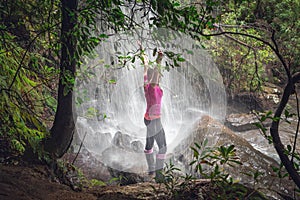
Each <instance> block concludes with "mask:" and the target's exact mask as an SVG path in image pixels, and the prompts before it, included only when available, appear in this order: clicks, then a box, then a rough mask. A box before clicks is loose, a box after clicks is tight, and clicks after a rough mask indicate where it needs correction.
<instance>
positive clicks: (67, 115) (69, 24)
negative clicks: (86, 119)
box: [44, 0, 78, 158]
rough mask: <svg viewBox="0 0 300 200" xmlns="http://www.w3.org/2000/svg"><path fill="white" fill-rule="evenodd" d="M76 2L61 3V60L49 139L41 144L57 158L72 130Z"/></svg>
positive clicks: (63, 149)
mask: <svg viewBox="0 0 300 200" xmlns="http://www.w3.org/2000/svg"><path fill="white" fill-rule="evenodd" d="M77 4H78V0H61V10H62V25H61V58H60V77H59V85H58V102H57V110H56V114H55V119H54V123H53V126H52V128H51V130H50V133H51V135H50V137H49V138H47V139H46V141H45V146H44V148H45V150H46V151H47V152H49V153H50V154H51V155H52V156H53V157H54V158H57V157H61V156H63V154H64V153H65V152H66V151H67V149H68V148H69V146H70V144H71V142H72V139H73V133H74V129H75V119H74V118H73V110H72V102H73V87H74V80H75V71H76V63H77V62H76V61H77V58H76V57H75V52H76V48H77V45H76V38H75V34H74V31H75V26H76V23H77V15H76V9H77Z"/></svg>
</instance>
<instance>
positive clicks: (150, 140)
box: [144, 119, 155, 174]
mask: <svg viewBox="0 0 300 200" xmlns="http://www.w3.org/2000/svg"><path fill="white" fill-rule="evenodd" d="M144 122H145V125H146V126H147V135H146V147H145V150H144V153H145V156H146V160H147V165H148V173H149V174H153V173H154V171H155V161H154V154H153V145H154V136H153V134H152V132H153V130H151V129H152V124H151V121H150V120H146V119H144Z"/></svg>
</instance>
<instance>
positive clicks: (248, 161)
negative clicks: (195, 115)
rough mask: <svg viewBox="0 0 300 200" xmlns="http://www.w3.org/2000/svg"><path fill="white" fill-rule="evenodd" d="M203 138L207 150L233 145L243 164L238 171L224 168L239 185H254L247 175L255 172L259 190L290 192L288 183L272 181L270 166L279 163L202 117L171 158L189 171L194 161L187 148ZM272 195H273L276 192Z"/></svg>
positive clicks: (217, 123)
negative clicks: (205, 141)
mask: <svg viewBox="0 0 300 200" xmlns="http://www.w3.org/2000/svg"><path fill="white" fill-rule="evenodd" d="M205 139H207V140H208V146H210V147H219V146H221V145H224V146H229V145H234V146H235V148H236V154H237V156H238V157H239V158H240V161H241V162H242V163H243V165H241V166H237V167H238V168H234V167H226V171H227V172H228V173H229V174H231V175H232V176H233V177H234V178H236V179H238V180H240V181H241V182H242V183H244V184H250V183H252V184H253V183H254V182H253V181H254V179H253V177H249V176H248V175H246V174H249V173H250V172H255V171H256V170H258V171H259V172H261V173H262V174H263V175H261V176H260V177H259V180H260V181H259V182H258V183H257V184H258V185H257V186H258V187H261V188H267V187H270V188H269V189H271V190H274V191H280V190H284V191H281V192H283V193H285V192H286V191H292V190H293V187H294V186H293V185H291V181H290V180H287V179H282V180H279V179H278V178H277V179H276V178H275V177H276V174H275V173H274V172H273V170H272V166H274V167H279V164H278V162H277V161H276V160H275V159H274V158H271V157H269V156H267V155H265V154H263V153H262V152H260V151H258V150H256V149H255V148H254V147H253V146H252V145H251V144H250V143H249V142H248V141H247V140H245V139H243V138H242V137H240V136H239V135H237V134H235V133H234V132H233V131H232V130H230V129H229V128H227V127H226V126H224V125H223V124H222V123H220V122H218V121H217V120H214V119H213V118H211V117H209V116H203V117H202V118H201V119H200V120H199V122H198V123H197V124H196V126H195V128H194V131H193V133H192V134H190V136H188V137H187V138H185V139H183V140H182V142H181V144H180V145H178V146H177V147H176V148H175V152H174V154H173V155H174V158H173V159H174V160H175V162H178V164H179V165H180V166H183V167H184V169H183V170H186V171H187V172H190V171H191V166H190V165H189V164H190V163H191V161H192V160H193V151H192V149H191V148H190V147H191V146H195V145H194V143H198V144H201V143H202V142H203V141H204V140H205ZM278 185H285V188H282V187H278ZM269 192H270V191H268V193H269ZM272 195H273V196H274V195H275V196H276V194H275V193H273V194H272Z"/></svg>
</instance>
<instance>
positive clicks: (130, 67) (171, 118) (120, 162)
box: [75, 29, 226, 172]
mask: <svg viewBox="0 0 300 200" xmlns="http://www.w3.org/2000/svg"><path fill="white" fill-rule="evenodd" d="M164 36H165V37H164ZM138 41H142V45H143V46H144V47H145V48H146V53H147V54H148V55H149V57H150V60H154V59H155V58H153V57H152V50H153V49H154V48H155V47H157V48H160V49H162V50H163V51H164V52H166V51H173V52H175V53H180V54H182V57H183V58H185V60H186V61H185V62H182V63H180V67H177V68H171V70H170V71H169V72H168V71H167V70H164V71H163V74H162V79H161V84H160V85H161V87H162V89H163V92H164V94H163V99H162V123H163V126H164V129H165V132H166V138H167V145H168V153H173V150H174V148H175V147H176V146H178V145H179V144H180V142H181V140H182V139H184V138H186V137H187V136H188V135H189V134H190V131H189V130H190V129H191V128H192V126H193V124H194V123H195V122H196V121H197V120H198V119H199V118H200V117H201V115H202V114H203V113H205V114H208V115H210V116H212V117H214V118H215V119H218V120H220V121H223V120H224V118H225V114H226V94H225V90H224V86H223V82H222V77H221V75H220V73H219V71H218V69H217V67H216V66H215V65H214V63H213V62H212V60H211V58H210V56H209V54H208V53H207V52H205V51H204V50H203V49H201V48H199V46H198V45H197V42H196V41H194V40H192V39H190V38H189V37H187V36H185V35H181V34H178V33H174V32H172V31H168V30H165V29H159V30H156V31H155V30H151V31H149V30H148V31H147V30H143V31H139V32H134V33H133V32H128V33H124V34H121V35H117V36H114V37H110V38H109V39H107V40H106V41H105V42H102V43H101V45H100V46H99V47H98V48H97V49H96V54H95V56H94V57H93V58H88V59H86V67H85V66H84V67H82V69H81V75H79V76H78V79H77V88H76V93H75V100H76V101H77V104H76V106H75V108H76V111H77V112H76V113H77V116H78V119H77V128H78V134H79V138H80V139H83V137H84V135H85V133H86V138H85V140H84V145H85V147H86V148H87V149H88V150H89V151H90V152H91V153H93V154H94V155H96V156H98V157H99V159H101V161H103V162H105V164H107V165H108V166H110V167H112V168H115V169H118V170H123V171H134V172H137V170H138V171H144V170H145V169H146V168H145V166H146V165H145V159H144V154H143V153H142V151H143V149H140V150H139V151H138V152H134V151H133V150H132V149H130V144H129V143H128V142H127V143H126V141H125V142H124V141H123V144H124V145H125V148H124V145H123V147H116V146H114V145H112V144H111V142H112V138H113V137H114V135H115V133H116V132H117V131H120V132H121V133H123V134H128V135H129V136H130V137H131V142H132V141H139V142H140V144H142V147H141V145H140V146H139V148H143V145H144V142H145V136H146V127H145V125H144V121H143V116H144V112H145V109H146V102H145V98H144V93H143V67H142V65H141V62H140V60H139V59H138V58H136V60H135V62H134V63H131V62H129V64H128V63H127V64H126V65H125V67H124V66H121V65H118V59H117V58H116V54H119V55H120V52H121V54H122V55H125V54H127V53H128V52H132V53H130V54H129V55H131V56H132V55H134V52H136V51H137V49H138V45H137V42H138ZM165 61H169V60H168V59H167V58H166V57H165V58H164V60H163V61H162V64H163V65H165V64H164V63H165ZM112 62H114V63H113V65H112ZM108 66H109V67H108ZM91 74H93V75H91ZM110 80H116V83H112V82H111V83H109V81H110ZM97 114H98V117H97V116H95V115H97ZM104 115H105V116H107V117H106V118H105V119H102V117H103V116H104ZM126 144H127V146H128V148H126ZM121 146H122V145H121Z"/></svg>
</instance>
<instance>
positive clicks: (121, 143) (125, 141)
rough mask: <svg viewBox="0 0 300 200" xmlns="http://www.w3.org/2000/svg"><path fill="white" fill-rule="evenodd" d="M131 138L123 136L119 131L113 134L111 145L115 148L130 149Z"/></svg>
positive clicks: (126, 135)
mask: <svg viewBox="0 0 300 200" xmlns="http://www.w3.org/2000/svg"><path fill="white" fill-rule="evenodd" d="M131 140H132V138H131V137H130V136H129V135H128V134H123V133H121V131H118V132H116V133H115V135H114V138H113V139H112V144H114V145H115V146H117V147H120V148H124V149H128V148H130V146H131V145H130V142H131Z"/></svg>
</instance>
